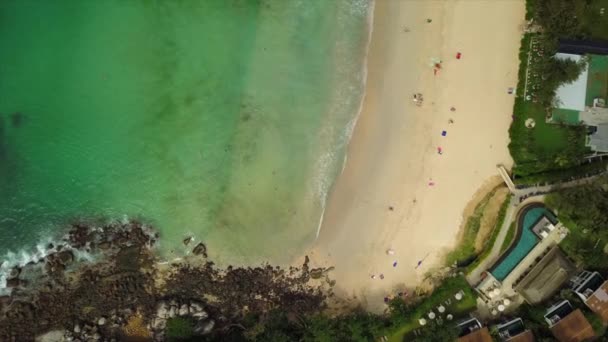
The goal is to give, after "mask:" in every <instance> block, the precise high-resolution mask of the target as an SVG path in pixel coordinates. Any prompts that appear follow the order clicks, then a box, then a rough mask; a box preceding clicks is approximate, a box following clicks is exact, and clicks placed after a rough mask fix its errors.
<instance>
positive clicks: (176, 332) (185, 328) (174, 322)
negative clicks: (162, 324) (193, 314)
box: [167, 317, 194, 341]
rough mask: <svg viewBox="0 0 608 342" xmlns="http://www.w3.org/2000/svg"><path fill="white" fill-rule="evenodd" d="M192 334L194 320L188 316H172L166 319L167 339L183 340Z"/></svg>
mask: <svg viewBox="0 0 608 342" xmlns="http://www.w3.org/2000/svg"><path fill="white" fill-rule="evenodd" d="M193 335H194V322H193V321H192V319H190V318H183V317H173V318H171V319H169V320H167V339H168V340H169V341H180V340H185V339H188V338H190V337H192V336H193Z"/></svg>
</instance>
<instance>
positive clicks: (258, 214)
mask: <svg viewBox="0 0 608 342" xmlns="http://www.w3.org/2000/svg"><path fill="white" fill-rule="evenodd" d="M371 7H372V5H371V3H370V2H368V1H366V0H331V1H328V0H266V1H262V0H259V1H256V0H191V1H187V0H170V1H169V0H167V1H158V0H157V1H154V0H53V1H46V0H38V1H35V0H4V1H2V2H0V255H8V258H9V259H11V258H12V259H14V260H17V259H21V261H22V262H23V261H25V260H27V259H28V258H31V256H32V252H34V251H36V248H35V246H36V245H37V244H38V245H39V244H40V243H41V241H45V240H46V239H49V238H50V237H53V236H55V235H57V234H59V233H60V231H61V230H62V229H63V228H62V227H63V226H64V224H65V223H66V222H68V221H70V220H73V219H74V218H99V217H101V218H106V219H124V218H126V217H129V218H134V217H135V218H142V219H143V220H145V221H147V222H149V223H152V224H153V225H154V226H155V227H157V228H158V229H159V231H160V233H161V250H162V251H163V252H164V253H169V252H170V251H172V250H174V251H175V253H176V254H179V253H183V252H184V247H183V246H182V244H181V240H182V239H183V238H184V237H185V236H187V235H190V234H193V235H194V236H195V237H196V239H197V240H202V241H205V242H206V243H207V244H208V248H209V251H210V254H211V256H213V257H215V258H216V259H218V260H219V261H220V262H249V263H250V262H260V261H264V260H286V259H287V258H289V257H292V256H294V255H297V254H298V253H299V252H301V248H302V247H303V246H305V245H307V244H308V243H310V242H312V241H313V240H314V238H315V234H316V231H317V227H318V225H319V220H320V218H321V215H322V211H323V208H324V202H325V196H326V194H327V191H328V190H329V188H330V187H331V184H332V182H333V180H334V179H335V178H336V176H337V175H338V174H339V172H340V170H341V167H342V163H343V160H344V153H345V147H346V144H347V142H348V138H349V135H350V130H351V129H352V126H353V125H354V121H355V118H356V115H357V113H358V110H359V106H360V101H361V98H362V95H363V87H364V84H363V83H364V61H365V54H366V48H367V42H368V37H369V29H370V27H369V18H370V15H371V11H372V9H371ZM39 247H40V246H39ZM9 251H10V253H9ZM7 253H9V254H7ZM38 253H42V252H41V251H40V250H39V251H38Z"/></svg>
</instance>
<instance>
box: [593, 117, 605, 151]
mask: <svg viewBox="0 0 608 342" xmlns="http://www.w3.org/2000/svg"><path fill="white" fill-rule="evenodd" d="M589 146H590V147H591V149H592V150H593V151H597V152H608V123H604V124H599V125H597V131H596V132H595V133H593V134H591V136H589Z"/></svg>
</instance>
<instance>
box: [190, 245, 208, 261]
mask: <svg viewBox="0 0 608 342" xmlns="http://www.w3.org/2000/svg"><path fill="white" fill-rule="evenodd" d="M192 254H194V255H202V256H203V257H204V258H206V257H207V246H205V244H204V243H202V242H199V243H198V244H197V245H196V246H195V247H194V249H193V250H192Z"/></svg>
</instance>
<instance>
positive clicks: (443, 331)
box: [403, 322, 459, 342]
mask: <svg viewBox="0 0 608 342" xmlns="http://www.w3.org/2000/svg"><path fill="white" fill-rule="evenodd" d="M458 333H459V331H458V329H457V328H456V327H455V326H454V325H453V324H451V322H443V324H437V323H436V322H433V323H431V324H429V325H428V326H427V327H426V328H425V329H424V330H422V332H421V334H420V335H418V336H411V337H408V338H407V341H415V342H437V341H455V340H456V339H457V338H458ZM403 341H406V340H405V339H404V340H403Z"/></svg>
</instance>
